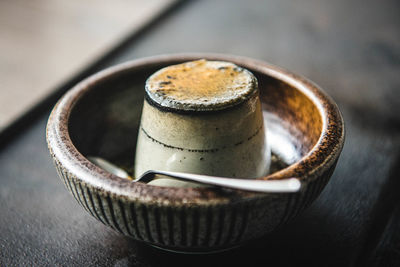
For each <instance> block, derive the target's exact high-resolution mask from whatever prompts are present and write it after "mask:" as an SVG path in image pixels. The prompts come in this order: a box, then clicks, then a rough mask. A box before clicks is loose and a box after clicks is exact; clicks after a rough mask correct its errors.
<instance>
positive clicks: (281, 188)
mask: <svg viewBox="0 0 400 267" xmlns="http://www.w3.org/2000/svg"><path fill="white" fill-rule="evenodd" d="M157 174H159V175H165V176H169V177H173V178H176V179H179V180H184V181H191V182H198V183H202V184H209V185H216V186H222V187H229V188H234V189H241V190H246V191H253V192H263V193H294V192H298V191H299V190H300V188H301V183H300V180H299V179H297V178H288V179H282V180H254V179H236V178H226V177H216V176H208V175H200V174H192V173H183V172H170V171H154V170H150V171H147V172H145V173H144V174H143V175H142V176H141V177H140V178H139V179H138V180H137V181H142V182H149V181H151V180H152V179H153V178H154V177H155V176H156V175H157Z"/></svg>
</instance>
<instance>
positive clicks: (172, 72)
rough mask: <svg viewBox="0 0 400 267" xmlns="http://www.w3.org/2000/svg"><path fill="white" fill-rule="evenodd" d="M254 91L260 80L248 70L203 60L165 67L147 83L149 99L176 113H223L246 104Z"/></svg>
mask: <svg viewBox="0 0 400 267" xmlns="http://www.w3.org/2000/svg"><path fill="white" fill-rule="evenodd" d="M255 91H257V80H256V78H255V77H254V75H253V74H252V73H250V72H249V71H247V70H245V69H243V68H241V67H238V66H237V65H235V64H232V63H229V62H224V61H207V60H204V59H201V60H197V61H190V62H186V63H182V64H178V65H172V66H169V67H166V68H163V69H161V70H159V71H157V72H156V73H154V74H153V75H151V76H150V78H149V79H148V80H147V81H146V93H147V95H148V97H149V98H150V100H152V101H153V102H154V103H156V105H157V106H160V107H165V108H168V109H175V110H188V111H211V110H221V109H225V108H227V107H231V106H234V105H236V104H239V103H241V102H243V101H245V100H246V99H247V98H248V97H249V96H250V95H251V94H252V93H253V92H255Z"/></svg>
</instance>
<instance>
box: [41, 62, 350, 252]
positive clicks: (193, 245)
mask: <svg viewBox="0 0 400 267" xmlns="http://www.w3.org/2000/svg"><path fill="white" fill-rule="evenodd" d="M201 58H205V59H208V60H222V61H230V62H233V63H235V64H237V65H239V66H242V67H244V68H246V69H248V70H250V71H251V72H252V73H253V74H254V75H255V76H256V77H257V79H258V82H259V88H260V93H261V101H262V105H263V114H264V117H265V120H266V127H267V138H268V141H269V142H270V144H271V150H272V163H271V174H270V175H268V176H266V177H260V178H258V179H264V180H268V179H282V178H289V177H297V178H299V179H301V181H302V183H303V184H304V188H303V190H301V191H300V192H298V193H291V194H289V193H286V194H280V193H271V194H262V193H252V192H246V191H241V190H231V189H225V188H216V187H201V188H175V187H158V186H153V185H148V184H144V183H132V182H131V181H130V180H127V179H123V178H120V177H117V176H115V175H113V174H111V173H109V172H107V171H105V170H103V169H101V168H100V167H98V166H96V165H94V164H92V163H91V162H90V161H89V160H88V159H87V156H98V157H102V158H105V159H107V160H109V161H111V162H113V163H114V164H117V165H119V166H120V167H121V168H124V169H125V170H127V171H128V172H129V173H133V168H134V166H133V165H134V153H135V145H136V139H137V133H138V127H139V120H140V116H141V108H142V105H143V96H144V83H145V80H146V79H147V77H149V75H151V74H152V73H154V72H155V71H156V70H158V69H160V68H162V67H165V66H168V65H171V64H178V63H182V62H185V61H190V60H196V59H201ZM47 142H48V147H49V150H50V154H51V156H52V158H53V160H54V162H55V166H56V168H57V171H58V174H59V176H60V177H61V180H62V181H63V182H64V184H65V186H66V188H67V189H68V191H69V192H70V193H71V194H72V195H73V196H74V198H75V199H76V200H77V201H78V203H79V204H80V205H81V206H82V207H83V208H84V209H85V210H86V211H87V212H88V213H89V214H90V215H92V216H93V217H95V218H96V219H97V220H99V221H100V222H102V223H104V224H105V225H108V226H110V227H111V228H113V229H115V230H116V231H118V232H120V233H122V234H124V235H126V236H130V237H132V238H134V239H135V240H138V241H143V242H145V243H147V244H151V245H154V246H157V247H160V248H164V249H168V250H173V251H183V252H212V251H218V250H223V249H227V248H231V247H235V246H238V245H241V244H243V243H245V242H247V241H249V240H252V239H255V238H259V237H261V236H264V235H266V234H268V233H270V232H271V231H273V230H274V229H276V228H277V227H279V226H281V225H283V224H285V223H286V222H288V221H289V220H291V219H292V218H294V217H295V216H296V215H298V214H299V213H300V212H301V211H303V210H304V209H305V208H306V207H307V206H309V205H310V203H312V202H313V201H314V200H315V198H316V197H317V196H318V195H319V194H320V193H321V191H322V189H323V188H324V187H325V185H326V184H327V182H328V180H329V178H330V177H331V175H332V173H333V170H334V168H335V165H336V162H337V160H338V157H339V154H340V152H341V150H342V147H343V142H344V126H343V119H342V116H341V114H340V112H339V110H338V107H337V106H336V104H335V103H334V102H333V100H332V99H331V98H330V97H329V96H327V95H326V94H325V93H324V92H323V91H322V90H321V89H320V88H319V87H318V86H316V85H315V84H314V83H312V82H310V81H309V80H307V79H305V78H303V77H301V76H298V75H295V74H293V73H291V72H288V71H286V70H283V69H281V68H278V67H275V66H271V65H269V64H267V63H264V62H260V61H257V60H253V59H248V58H242V57H235V56H227V55H214V54H178V55H163V56H156V57H151V58H144V59H139V60H134V61H131V62H127V63H124V64H120V65H117V66H115V67H112V68H109V69H106V70H104V71H101V72H99V73H97V74H95V75H93V76H91V77H89V78H87V79H85V80H84V81H82V82H80V83H79V84H77V85H76V86H75V87H74V88H72V89H71V90H70V91H69V92H67V93H66V94H65V95H64V96H63V97H62V98H61V99H60V101H59V102H58V103H57V105H56V106H55V107H54V109H53V111H52V113H51V116H50V118H49V121H48V124H47ZM237 164H240V161H239V162H237Z"/></svg>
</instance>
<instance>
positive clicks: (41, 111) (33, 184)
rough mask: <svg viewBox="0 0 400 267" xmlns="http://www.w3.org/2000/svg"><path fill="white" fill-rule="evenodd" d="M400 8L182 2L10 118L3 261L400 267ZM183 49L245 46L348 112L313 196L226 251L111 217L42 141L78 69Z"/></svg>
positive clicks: (3, 171)
mask: <svg viewBox="0 0 400 267" xmlns="http://www.w3.org/2000/svg"><path fill="white" fill-rule="evenodd" d="M399 15H400V5H399V3H398V1H396V0H387V1H370V0H366V1H356V0H352V1H344V0H343V1H342V0H340V1H328V0H325V1H317V0H308V1H290V0H286V1H283V0H282V1H272V0H269V1H257V0H253V1H239V0H238V1H231V0H220V1H186V2H185V3H183V4H182V5H180V6H177V7H175V10H173V12H170V13H169V14H168V15H167V16H163V17H162V18H159V19H158V20H157V21H156V23H154V24H153V26H152V27H149V28H147V30H146V31H145V32H142V33H141V34H140V35H137V36H135V37H133V38H132V39H131V40H130V41H129V42H127V43H125V44H124V45H122V46H121V47H120V49H119V50H118V51H115V52H114V53H112V54H111V55H109V56H107V57H106V58H105V59H104V60H102V61H100V62H99V64H97V65H96V66H95V67H93V68H91V69H87V70H86V71H84V72H82V74H81V76H78V77H76V78H75V80H71V81H69V83H66V84H65V85H64V86H62V87H61V88H60V89H59V90H58V91H56V92H55V93H53V94H52V95H50V96H49V97H48V100H47V101H45V102H43V103H42V104H41V105H39V106H38V107H37V108H36V109H34V110H33V111H32V114H34V115H31V116H30V117H26V116H25V117H23V118H21V119H20V120H18V121H17V122H15V123H14V124H13V125H12V126H13V127H11V128H10V129H11V130H9V131H8V135H7V140H6V141H3V142H2V147H1V150H0V204H1V205H0V214H1V215H0V265H2V266H4V265H5V266H10V265H16V266H23V265H87V266H89V265H90V266H92V265H93V266H98V265H100V266H109V265H115V266H127V265H135V266H166V265H175V266H210V265H214V264H216V263H217V262H223V263H225V265H227V266H231V265H234V264H242V265H246V266H256V265H260V266H267V265H272V266H300V265H301V266H303V265H305V266H400V252H399V251H400V194H399V193H398V192H397V191H398V190H399V188H400V179H399V177H400V153H399V152H400V149H399V148H400V93H399V89H400V75H399V74H400V16H399ZM185 51H202V52H221V53H230V54H236V55H242V56H249V57H253V58H257V59H261V60H265V61H268V62H270V63H273V64H276V65H279V66H282V67H284V68H287V69H289V70H292V71H294V72H297V73H300V74H302V75H305V76H307V77H308V78H310V79H311V80H313V81H315V82H316V83H318V84H319V85H320V86H321V87H322V88H324V89H325V90H326V91H327V92H328V93H329V94H330V95H331V96H332V97H333V98H334V99H335V100H336V102H337V103H338V105H339V107H340V109H341V111H342V112H343V115H344V118H345V122H346V132H347V133H346V143H345V147H344V150H343V153H342V156H341V158H340V160H339V163H338V166H337V168H336V171H335V173H334V175H333V177H332V179H331V181H330V182H329V184H328V185H327V187H326V188H325V190H324V191H323V193H322V194H321V196H320V197H319V198H318V199H317V200H316V201H315V203H314V204H313V205H312V206H311V207H310V208H309V209H308V210H307V211H306V212H304V213H303V214H301V215H300V216H299V217H298V218H297V219H295V220H294V221H292V222H291V223H290V224H288V225H287V226H285V227H284V228H282V229H280V230H279V231H277V232H276V233H274V234H272V235H270V236H267V237H265V238H263V239H261V240H257V241H255V242H252V243H250V244H248V245H247V246H245V247H242V248H238V249H235V250H232V251H227V252H224V253H220V254H212V255H181V254H172V253H168V252H163V251H159V250H157V249H154V248H151V247H147V246H146V245H143V244H139V243H137V242H135V241H133V240H131V239H129V238H125V237H123V236H121V235H119V234H118V233H116V232H114V231H112V230H110V229H108V228H107V227H105V226H103V225H102V224H101V223H99V222H97V221H96V220H95V219H93V218H92V217H90V216H89V215H88V214H86V212H85V211H84V210H83V209H82V208H80V207H79V206H78V204H77V203H76V202H75V200H73V198H72V197H71V196H70V195H69V193H68V192H67V191H66V190H65V189H64V187H63V185H62V183H61V182H60V181H59V179H58V178H57V174H56V171H55V169H54V168H53V165H52V163H51V160H50V157H49V155H48V151H47V148H46V143H45V125H46V120H47V117H48V114H49V110H50V107H51V106H52V105H54V103H55V100H56V98H57V97H59V96H60V94H61V92H63V91H65V90H66V89H67V88H68V87H70V86H71V85H72V84H74V83H75V82H77V80H79V79H81V78H83V77H84V76H87V75H88V74H89V73H92V72H94V71H96V70H99V69H102V68H105V67H107V66H110V65H114V64H117V63H120V62H123V61H126V60H130V59H135V58H139V57H143V56H150V55H155V54H162V53H170V52H185ZM27 118H28V119H27ZM11 137H12V138H11ZM60 205H61V206H62V207H63V208H62V209H60V208H59V206H60Z"/></svg>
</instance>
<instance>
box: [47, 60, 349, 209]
mask: <svg viewBox="0 0 400 267" xmlns="http://www.w3.org/2000/svg"><path fill="white" fill-rule="evenodd" d="M201 58H205V59H208V60H222V61H230V62H233V63H235V64H237V65H239V66H242V67H244V68H247V69H249V70H250V71H257V72H260V73H262V74H264V75H267V76H270V77H272V78H274V79H277V80H280V81H282V82H284V83H286V84H289V85H291V86H292V87H295V88H297V90H300V91H301V92H302V93H303V94H304V95H306V96H307V97H308V98H309V99H310V100H311V101H312V102H313V103H314V104H315V105H316V107H317V108H318V110H319V112H320V114H321V117H322V132H321V136H320V138H319V140H318V142H317V143H316V145H315V146H314V147H313V149H312V150H311V151H309V153H308V154H307V155H305V156H304V157H303V158H301V160H300V161H298V162H296V163H294V164H292V165H290V166H289V167H287V168H285V169H282V170H280V171H278V172H275V173H273V174H270V175H268V176H266V177H260V178H258V179H282V178H288V177H298V178H300V179H302V180H303V182H306V183H307V182H308V181H310V180H313V179H317V178H318V174H320V173H322V172H323V171H324V170H325V169H326V168H328V167H330V166H331V165H332V164H334V162H335V161H336V159H337V158H338V157H339V154H340V152H341V150H342V147H343V143H344V125H343V118H342V116H341V114H340V111H339V109H338V107H337V105H336V104H335V103H334V101H333V100H332V99H331V98H330V97H329V96H328V95H327V94H326V93H324V92H323V90H322V89H320V88H319V87H318V86H317V85H315V84H314V83H313V82H311V81H309V80H308V79H306V78H304V77H302V76H299V75H296V74H293V73H291V72H289V71H287V70H284V69H282V68H279V67H276V66H273V65H270V64H267V63H265V62H262V61H258V60H254V59H250V58H245V57H238V56H231V55H222V54H203V53H189V54H172V55H160V56H153V57H147V58H142V59H137V60H133V61H129V62H126V63H123V64H119V65H116V66H114V67H110V68H107V69H105V70H103V71H100V72H98V73H96V74H94V75H92V76H90V77H88V78H86V79H85V80H83V81H81V82H80V83H78V84H77V85H75V86H74V87H73V88H72V89H71V90H69V91H68V92H67V93H66V94H65V95H64V96H63V97H62V98H61V99H60V100H59V101H58V103H57V104H56V106H55V107H54V109H53V111H52V112H51V115H50V118H49V120H48V123H47V129H46V137H47V143H48V147H49V150H50V153H51V154H52V156H53V158H54V160H56V161H58V162H59V163H60V164H61V165H62V166H63V167H64V168H66V169H67V171H69V172H70V173H71V174H73V175H74V176H75V177H77V178H78V179H79V180H80V182H81V183H85V184H87V185H89V186H92V187H94V188H96V189H98V190H100V191H103V192H105V193H106V192H107V193H111V194H113V195H115V196H117V197H121V198H125V199H131V200H133V201H140V202H145V203H149V202H153V203H154V202H156V203H159V204H161V203H162V204H178V205H179V204H186V203H192V204H194V203H196V204H212V203H214V204H218V203H227V202H231V201H234V200H238V199H243V198H246V199H248V198H253V197H260V196H263V195H264V196H265V195H268V194H258V193H252V192H245V191H241V190H233V191H232V192H231V191H230V193H229V194H225V193H224V192H223V190H222V191H221V190H218V189H215V188H173V187H170V188H168V187H158V186H152V185H147V184H143V183H132V182H131V181H129V180H126V179H123V178H120V177H118V176H116V175H113V174H111V173H108V172H107V171H104V170H103V169H101V168H100V167H98V166H96V165H94V164H93V163H91V162H90V161H89V160H88V159H87V158H86V157H84V156H83V155H82V154H81V153H80V152H79V151H78V150H77V149H76V147H75V146H74V144H73V143H72V141H71V138H70V136H69V131H68V121H69V116H70V114H71V110H72V109H73V107H74V105H75V104H76V103H77V102H78V101H79V99H80V98H81V97H82V96H83V95H84V94H85V93H87V92H88V91H90V90H91V89H92V88H94V87H95V85H96V84H98V83H102V82H105V81H106V80H108V79H110V78H115V77H116V76H118V75H121V74H123V73H126V72H132V71H135V70H138V71H139V70H141V69H144V68H148V67H151V66H157V65H159V64H175V63H177V62H184V61H190V60H196V59H201Z"/></svg>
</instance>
